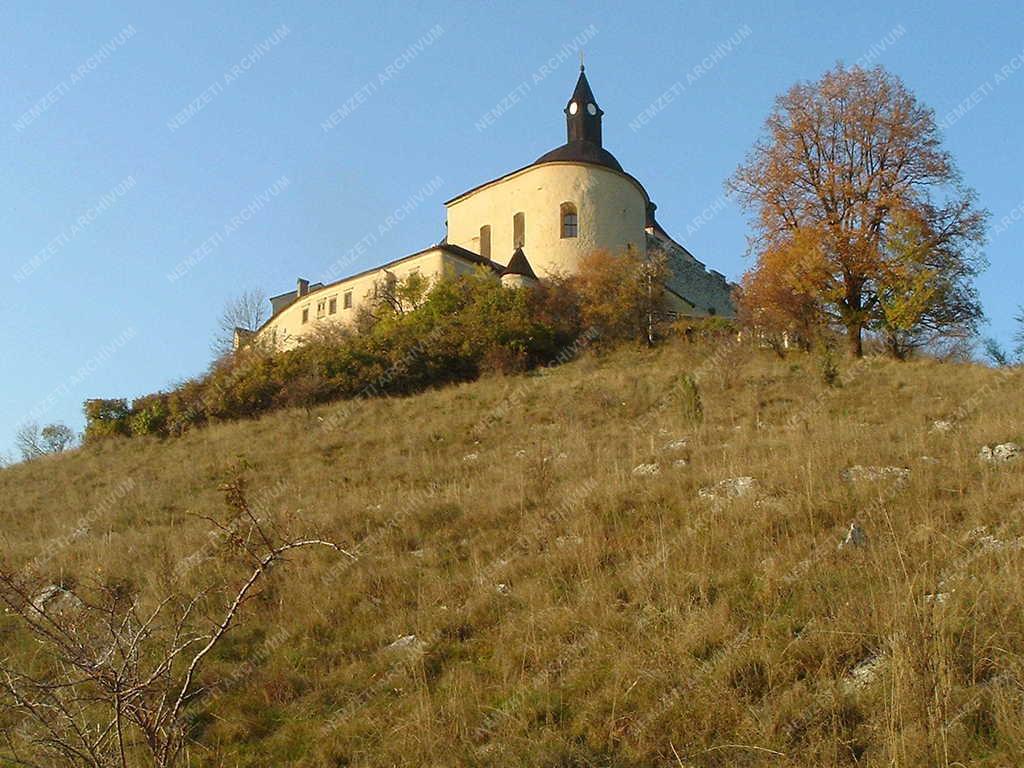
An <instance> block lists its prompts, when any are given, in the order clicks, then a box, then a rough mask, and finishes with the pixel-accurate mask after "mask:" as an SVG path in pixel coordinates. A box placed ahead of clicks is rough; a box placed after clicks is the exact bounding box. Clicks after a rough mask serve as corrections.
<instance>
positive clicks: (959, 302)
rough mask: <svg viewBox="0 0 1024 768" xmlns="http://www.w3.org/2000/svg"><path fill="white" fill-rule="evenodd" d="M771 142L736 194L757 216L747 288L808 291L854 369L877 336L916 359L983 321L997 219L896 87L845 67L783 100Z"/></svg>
mask: <svg viewBox="0 0 1024 768" xmlns="http://www.w3.org/2000/svg"><path fill="white" fill-rule="evenodd" d="M765 129H766V135H765V136H764V137H763V138H762V139H760V140H759V141H758V142H757V143H756V144H755V146H754V148H753V150H752V151H751V153H750V154H749V156H748V157H747V159H746V161H745V162H744V164H743V165H741V166H740V167H739V168H738V169H737V170H736V172H735V173H734V175H733V176H732V177H731V178H730V179H729V181H728V182H727V187H728V188H729V189H730V190H731V191H732V192H733V193H735V194H736V196H737V199H738V200H739V201H740V202H741V204H742V205H743V206H744V207H745V208H746V209H747V210H749V211H751V212H752V213H753V215H754V218H753V225H754V236H753V238H752V241H751V244H752V250H753V252H754V253H755V254H757V256H758V263H757V265H756V266H755V267H754V269H753V274H752V275H750V276H749V277H748V279H747V281H746V282H748V283H752V284H760V285H765V286H771V285H778V284H780V283H781V284H783V285H791V284H796V285H798V286H800V287H801V289H803V288H806V289H807V290H808V291H809V293H808V294H807V297H809V298H813V300H814V302H815V304H816V305H817V307H818V308H819V309H820V310H821V312H822V313H823V319H824V321H825V322H827V323H828V324H830V325H834V326H838V327H841V328H842V329H844V331H845V333H846V337H847V342H848V347H849V351H850V352H851V354H853V355H856V356H860V355H861V354H863V336H864V332H865V331H868V330H877V331H880V332H881V333H883V334H884V335H886V337H887V339H889V340H890V341H891V342H892V344H891V346H892V347H893V348H894V349H897V348H898V349H905V348H907V347H908V346H913V345H915V344H918V343H920V342H921V340H922V339H923V338H924V337H925V336H926V335H927V333H928V332H931V333H936V334H942V333H945V332H952V331H956V330H958V329H963V328H965V327H967V328H970V327H971V325H972V323H975V322H976V321H977V319H978V318H979V317H980V308H979V305H978V301H977V296H976V295H975V293H974V291H973V289H972V287H971V279H972V278H973V277H974V276H975V275H977V274H978V272H979V271H980V269H981V268H982V267H983V266H984V261H983V259H982V257H981V256H980V255H979V254H978V250H977V249H978V247H979V246H980V245H981V243H982V242H983V240H984V224H985V218H986V216H987V213H986V212H984V211H982V210H979V209H977V208H976V207H975V195H974V192H973V191H972V190H970V189H969V188H967V187H965V186H963V185H962V183H961V181H960V175H959V173H958V171H957V169H956V167H955V165H954V163H953V160H952V158H951V157H950V155H949V153H948V152H946V151H945V150H943V149H942V147H941V145H940V137H939V132H938V128H937V126H936V123H935V118H934V114H933V112H932V110H930V109H928V108H927V107H925V106H924V105H922V104H920V103H919V102H918V101H917V99H916V98H915V97H914V95H913V94H912V93H911V92H910V91H909V90H908V89H907V88H906V86H905V85H904V84H903V83H902V82H901V81H900V79H899V78H897V77H895V76H894V75H891V74H889V73H887V72H886V71H885V70H883V69H881V68H875V69H871V70H865V69H862V68H860V67H854V68H852V69H846V68H844V67H843V66H842V65H839V66H837V67H836V68H835V69H833V70H832V71H830V72H828V73H826V74H825V75H824V76H823V77H822V78H821V80H819V81H818V82H814V83H800V84H798V85H795V86H793V88H791V89H790V90H789V91H788V92H787V93H786V94H785V95H783V96H781V97H779V98H778V99H777V100H776V103H775V106H774V108H773V110H772V112H771V114H770V115H769V117H768V119H767V121H766V124H765ZM783 254H789V258H786V257H785V256H783ZM784 265H788V269H789V270H790V271H791V274H789V275H787V276H785V278H784V279H782V278H780V277H779V276H777V275H773V274H771V273H772V272H775V271H778V270H779V268H780V267H782V266H784ZM748 295H751V294H750V293H748ZM753 295H756V292H753ZM798 309H800V310H801V311H802V310H804V309H806V307H805V305H804V303H803V302H802V301H801V302H800V303H799V307H798ZM798 322H799V321H798Z"/></svg>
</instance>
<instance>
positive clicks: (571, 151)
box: [533, 141, 622, 172]
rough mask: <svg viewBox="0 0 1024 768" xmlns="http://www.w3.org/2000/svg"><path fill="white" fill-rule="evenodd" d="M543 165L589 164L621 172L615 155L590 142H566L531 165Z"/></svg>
mask: <svg viewBox="0 0 1024 768" xmlns="http://www.w3.org/2000/svg"><path fill="white" fill-rule="evenodd" d="M543 163H590V164H591V165H603V166H604V167H605V168H611V169H612V170H615V171H620V172H622V166H621V165H619V161H618V160H616V159H615V155H613V154H612V153H611V152H609V151H608V150H607V149H605V148H604V147H602V146H599V145H597V144H595V143H594V142H592V141H570V142H566V143H565V144H563V145H562V146H560V147H558V148H557V149H552V150H551V151H550V152H548V153H546V154H543V155H541V156H540V157H538V158H537V159H536V160H535V161H534V163H533V164H534V165H541V164H543Z"/></svg>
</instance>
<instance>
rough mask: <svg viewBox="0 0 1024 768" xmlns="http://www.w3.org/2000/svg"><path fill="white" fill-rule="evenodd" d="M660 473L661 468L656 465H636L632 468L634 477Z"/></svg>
mask: <svg viewBox="0 0 1024 768" xmlns="http://www.w3.org/2000/svg"><path fill="white" fill-rule="evenodd" d="M660 472H661V467H660V466H659V465H657V464H637V465H636V466H635V467H633V474H634V475H647V476H650V475H657V474H659V473H660Z"/></svg>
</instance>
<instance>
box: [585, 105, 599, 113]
mask: <svg viewBox="0 0 1024 768" xmlns="http://www.w3.org/2000/svg"><path fill="white" fill-rule="evenodd" d="M587 112H589V113H590V114H592V115H596V114H597V107H595V106H594V105H593V104H587Z"/></svg>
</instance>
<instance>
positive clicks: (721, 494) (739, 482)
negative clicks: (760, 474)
mask: <svg viewBox="0 0 1024 768" xmlns="http://www.w3.org/2000/svg"><path fill="white" fill-rule="evenodd" d="M756 488H757V480H755V479H754V478H752V477H730V478H729V479H728V480H722V481H721V482H719V483H715V484H714V485H709V486H705V487H704V488H701V489H700V490H699V491H698V492H697V493H698V495H699V496H700V497H701V498H702V499H738V498H742V497H744V496H749V495H750V494H751V493H753V492H754V490H755V489H756Z"/></svg>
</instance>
